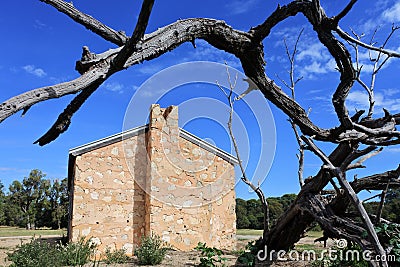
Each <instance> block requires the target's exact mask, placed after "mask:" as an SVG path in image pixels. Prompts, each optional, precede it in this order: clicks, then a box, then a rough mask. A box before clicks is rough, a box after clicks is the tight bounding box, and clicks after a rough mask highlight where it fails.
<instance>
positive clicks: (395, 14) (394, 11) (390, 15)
mask: <svg viewBox="0 0 400 267" xmlns="http://www.w3.org/2000/svg"><path fill="white" fill-rule="evenodd" d="M382 18H383V19H384V20H385V21H388V22H399V21H400V2H397V3H396V4H394V6H392V7H390V8H388V9H386V10H385V11H383V13H382Z"/></svg>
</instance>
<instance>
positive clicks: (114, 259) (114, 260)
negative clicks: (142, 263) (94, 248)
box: [104, 247, 130, 264]
mask: <svg viewBox="0 0 400 267" xmlns="http://www.w3.org/2000/svg"><path fill="white" fill-rule="evenodd" d="M104 256H105V259H104V262H105V263H106V264H122V263H127V262H128V261H129V259H130V258H129V257H128V256H127V255H126V250H125V249H116V250H114V251H111V249H110V248H109V247H107V248H106V251H105V252H104Z"/></svg>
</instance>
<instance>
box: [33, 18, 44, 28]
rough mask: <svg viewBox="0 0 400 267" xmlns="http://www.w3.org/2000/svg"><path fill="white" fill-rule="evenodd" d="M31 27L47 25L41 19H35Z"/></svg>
mask: <svg viewBox="0 0 400 267" xmlns="http://www.w3.org/2000/svg"><path fill="white" fill-rule="evenodd" d="M33 27H34V28H36V29H44V28H46V27H47V25H46V24H45V23H43V22H42V21H40V20H38V19H36V20H35V23H34V24H33Z"/></svg>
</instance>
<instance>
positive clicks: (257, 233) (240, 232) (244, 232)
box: [236, 229, 263, 236]
mask: <svg viewBox="0 0 400 267" xmlns="http://www.w3.org/2000/svg"><path fill="white" fill-rule="evenodd" d="M262 233H263V230H255V229H237V230H236V234H237V235H254V236H262Z"/></svg>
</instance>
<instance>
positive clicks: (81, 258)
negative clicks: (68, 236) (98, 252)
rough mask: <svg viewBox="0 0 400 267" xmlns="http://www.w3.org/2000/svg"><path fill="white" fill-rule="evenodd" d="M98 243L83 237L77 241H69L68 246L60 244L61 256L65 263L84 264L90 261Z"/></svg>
mask: <svg viewBox="0 0 400 267" xmlns="http://www.w3.org/2000/svg"><path fill="white" fill-rule="evenodd" d="M95 249H96V244H94V243H93V242H92V240H91V239H85V237H81V238H80V239H79V241H78V242H76V243H72V242H71V243H68V244H67V245H66V246H63V245H60V246H59V250H60V251H61V254H60V256H61V257H62V259H63V264H64V265H68V266H82V265H84V264H86V263H88V262H89V261H90V258H91V257H92V256H93V255H94V252H95Z"/></svg>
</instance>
